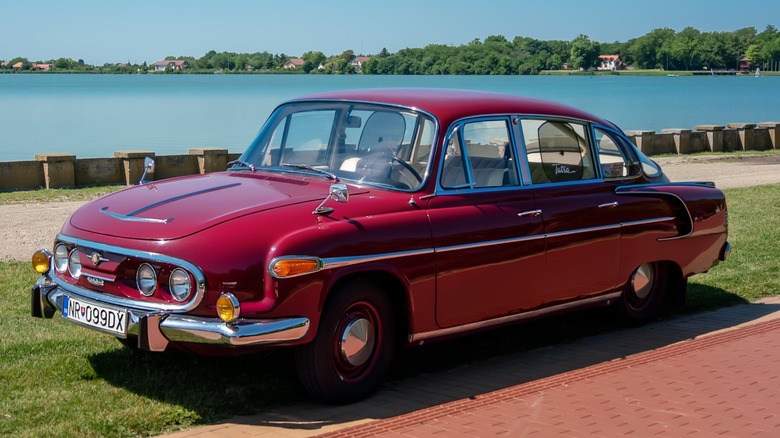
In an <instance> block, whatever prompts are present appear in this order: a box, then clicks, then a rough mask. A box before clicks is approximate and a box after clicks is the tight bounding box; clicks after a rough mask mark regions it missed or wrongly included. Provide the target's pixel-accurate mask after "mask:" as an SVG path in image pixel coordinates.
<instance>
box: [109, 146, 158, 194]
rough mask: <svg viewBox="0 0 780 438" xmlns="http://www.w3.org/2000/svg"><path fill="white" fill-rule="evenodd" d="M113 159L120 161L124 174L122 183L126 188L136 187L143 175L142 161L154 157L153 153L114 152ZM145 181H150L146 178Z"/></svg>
mask: <svg viewBox="0 0 780 438" xmlns="http://www.w3.org/2000/svg"><path fill="white" fill-rule="evenodd" d="M114 157H116V158H119V159H121V160H122V166H123V168H124V172H125V181H124V183H125V184H126V185H128V186H132V185H136V184H138V183H139V182H140V181H141V176H143V174H144V159H145V158H146V157H152V158H153V157H154V152H150V151H116V152H114ZM147 179H151V178H149V177H148V176H147Z"/></svg>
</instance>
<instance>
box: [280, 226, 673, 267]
mask: <svg viewBox="0 0 780 438" xmlns="http://www.w3.org/2000/svg"><path fill="white" fill-rule="evenodd" d="M673 219H674V218H673V217H671V216H666V217H660V218H654V219H645V220H639V221H631V222H626V223H622V224H612V225H605V226H601V227H590V228H578V229H576V230H569V231H558V232H555V233H547V234H534V235H531V236H522V237H515V238H510V239H500V240H488V241H483V242H474V243H464V244H462V245H452V246H443V247H441V248H425V249H418V250H412V251H400V252H392V253H383V254H372V255H361V256H350V257H331V258H325V259H322V267H321V268H320V269H318V270H317V271H314V272H318V271H321V270H323V269H337V268H342V267H345V266H352V265H358V264H361V263H369V262H376V261H382V260H389V259H395V258H401V257H412V256H420V255H428V254H435V253H445V252H452V251H461V250H467V249H475V248H484V247H489V246H497V245H505V244H511V243H522V242H529V241H533V240H539V239H546V238H548V237H560V236H568V235H573V234H581V233H591V232H594V231H604V230H613V229H619V228H621V227H626V226H636V225H648V224H653V223H661V222H666V221H669V220H673ZM283 258H310V256H300V255H296V256H292V255H291V256H282V257H277V258H275V259H274V260H273V261H276V260H280V259H283ZM273 261H272V263H271V264H270V265H269V269H268V271H269V273H270V275H272V276H274V277H275V278H276V276H275V275H274V274H273V273H272V271H271V269H270V266H273ZM307 274H310V273H306V274H301V275H307ZM293 277H294V276H293ZM285 278H291V277H285Z"/></svg>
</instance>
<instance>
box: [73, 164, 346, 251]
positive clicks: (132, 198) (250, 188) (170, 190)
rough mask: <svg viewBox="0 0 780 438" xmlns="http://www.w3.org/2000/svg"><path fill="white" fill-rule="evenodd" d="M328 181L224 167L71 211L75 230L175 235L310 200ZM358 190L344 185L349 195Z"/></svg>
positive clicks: (314, 203) (155, 237)
mask: <svg viewBox="0 0 780 438" xmlns="http://www.w3.org/2000/svg"><path fill="white" fill-rule="evenodd" d="M329 185H330V181H327V180H321V179H320V178H318V177H307V176H301V175H295V174H267V173H247V172H241V173H237V172H224V173H213V174H207V175H198V176H193V177H185V178H176V179H171V180H166V181H162V182H158V183H151V184H146V185H141V186H136V187H133V188H130V189H127V190H122V191H120V192H116V193H113V194H110V195H107V196H104V197H102V198H99V199H96V200H94V201H92V202H90V203H88V204H86V205H84V206H83V207H81V208H80V209H79V210H77V211H76V212H75V213H74V214H73V215H72V216H71V218H70V224H71V225H72V226H73V227H76V228H78V229H81V230H84V231H89V232H93V233H99V234H105V235H110V236H116V237H123V238H131V239H147V240H158V239H163V240H164V239H175V238H179V237H183V236H186V235H189V234H193V233H196V232H198V231H201V230H204V229H206V228H209V227H212V226H214V225H217V224H219V223H222V222H225V221H229V220H231V219H234V218H237V217H241V216H244V215H247V214H252V213H257V212H261V211H266V210H271V209H278V208H281V207H284V206H287V205H292V204H299V203H311V205H312V210H313V209H314V208H315V207H316V206H317V205H318V204H319V202H321V201H322V200H323V199H325V197H326V196H327V195H328V192H329V190H328V187H329ZM357 191H358V189H356V188H355V187H354V186H350V194H356V192H357Z"/></svg>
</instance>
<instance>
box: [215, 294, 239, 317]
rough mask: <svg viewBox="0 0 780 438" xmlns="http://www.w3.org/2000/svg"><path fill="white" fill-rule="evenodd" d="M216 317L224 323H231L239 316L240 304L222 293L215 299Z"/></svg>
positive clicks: (231, 295) (233, 297) (229, 295)
mask: <svg viewBox="0 0 780 438" xmlns="http://www.w3.org/2000/svg"><path fill="white" fill-rule="evenodd" d="M217 315H219V319H221V320H223V321H225V322H233V321H235V320H237V319H238V316H239V315H241V303H239V302H238V298H236V297H235V296H233V294H231V293H224V294H222V295H220V296H219V298H217Z"/></svg>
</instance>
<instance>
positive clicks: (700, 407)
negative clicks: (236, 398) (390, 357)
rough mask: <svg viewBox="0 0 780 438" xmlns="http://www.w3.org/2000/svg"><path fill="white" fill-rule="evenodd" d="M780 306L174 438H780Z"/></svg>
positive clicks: (724, 312) (672, 324)
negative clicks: (501, 437)
mask: <svg viewBox="0 0 780 438" xmlns="http://www.w3.org/2000/svg"><path fill="white" fill-rule="evenodd" d="M779 370H780V297H774V298H770V299H767V300H764V301H763V302H762V303H754V304H744V305H738V306H734V307H729V308H725V309H720V310H717V311H714V312H708V313H703V314H698V315H691V316H686V317H682V318H678V319H675V320H671V321H664V322H660V323H656V324H650V325H647V326H644V327H639V328H636V329H628V330H617V331H614V332H610V333H605V334H602V335H598V336H592V337H588V338H585V339H582V340H580V341H577V342H573V343H571V344H565V345H557V346H551V347H547V348H542V349H537V350H533V351H526V352H521V353H517V354H513V355H509V356H501V357H495V358H492V359H489V360H486V361H484V362H481V363H476V364H471V365H468V366H464V367H461V368H457V369H453V370H449V371H443V372H440V373H436V374H431V375H424V376H420V377H416V378H410V379H406V380H403V381H400V382H395V383H393V384H391V385H386V386H385V387H384V389H383V390H382V391H380V392H379V393H378V394H376V395H375V396H373V397H371V398H369V399H368V400H365V401H363V402H360V403H356V404H353V405H349V406H339V407H334V406H323V405H318V404H315V403H310V404H303V405H297V406H293V407H285V408H280V409H278V410H276V411H272V412H267V413H263V414H260V415H257V416H248V417H236V418H233V419H231V420H230V421H229V422H226V423H223V424H215V425H209V426H202V427H198V428H194V429H189V430H185V431H182V432H179V433H176V434H173V435H171V437H175V438H212V437H277V436H278V437H310V436H327V437H368V436H379V437H396V436H403V437H429V436H442V437H450V436H458V435H470V436H480V437H481V436H490V435H504V436H524V435H528V436H553V435H555V436H558V435H562V436H622V435H627V436H637V437H639V436H641V437H645V436H654V435H659V436H670V437H677V436H693V437H709V436H713V437H714V436H732V437H734V436H736V437H746V436H767V437H770V436H771V437H778V436H780V377H778V376H777V374H778V372H779Z"/></svg>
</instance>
